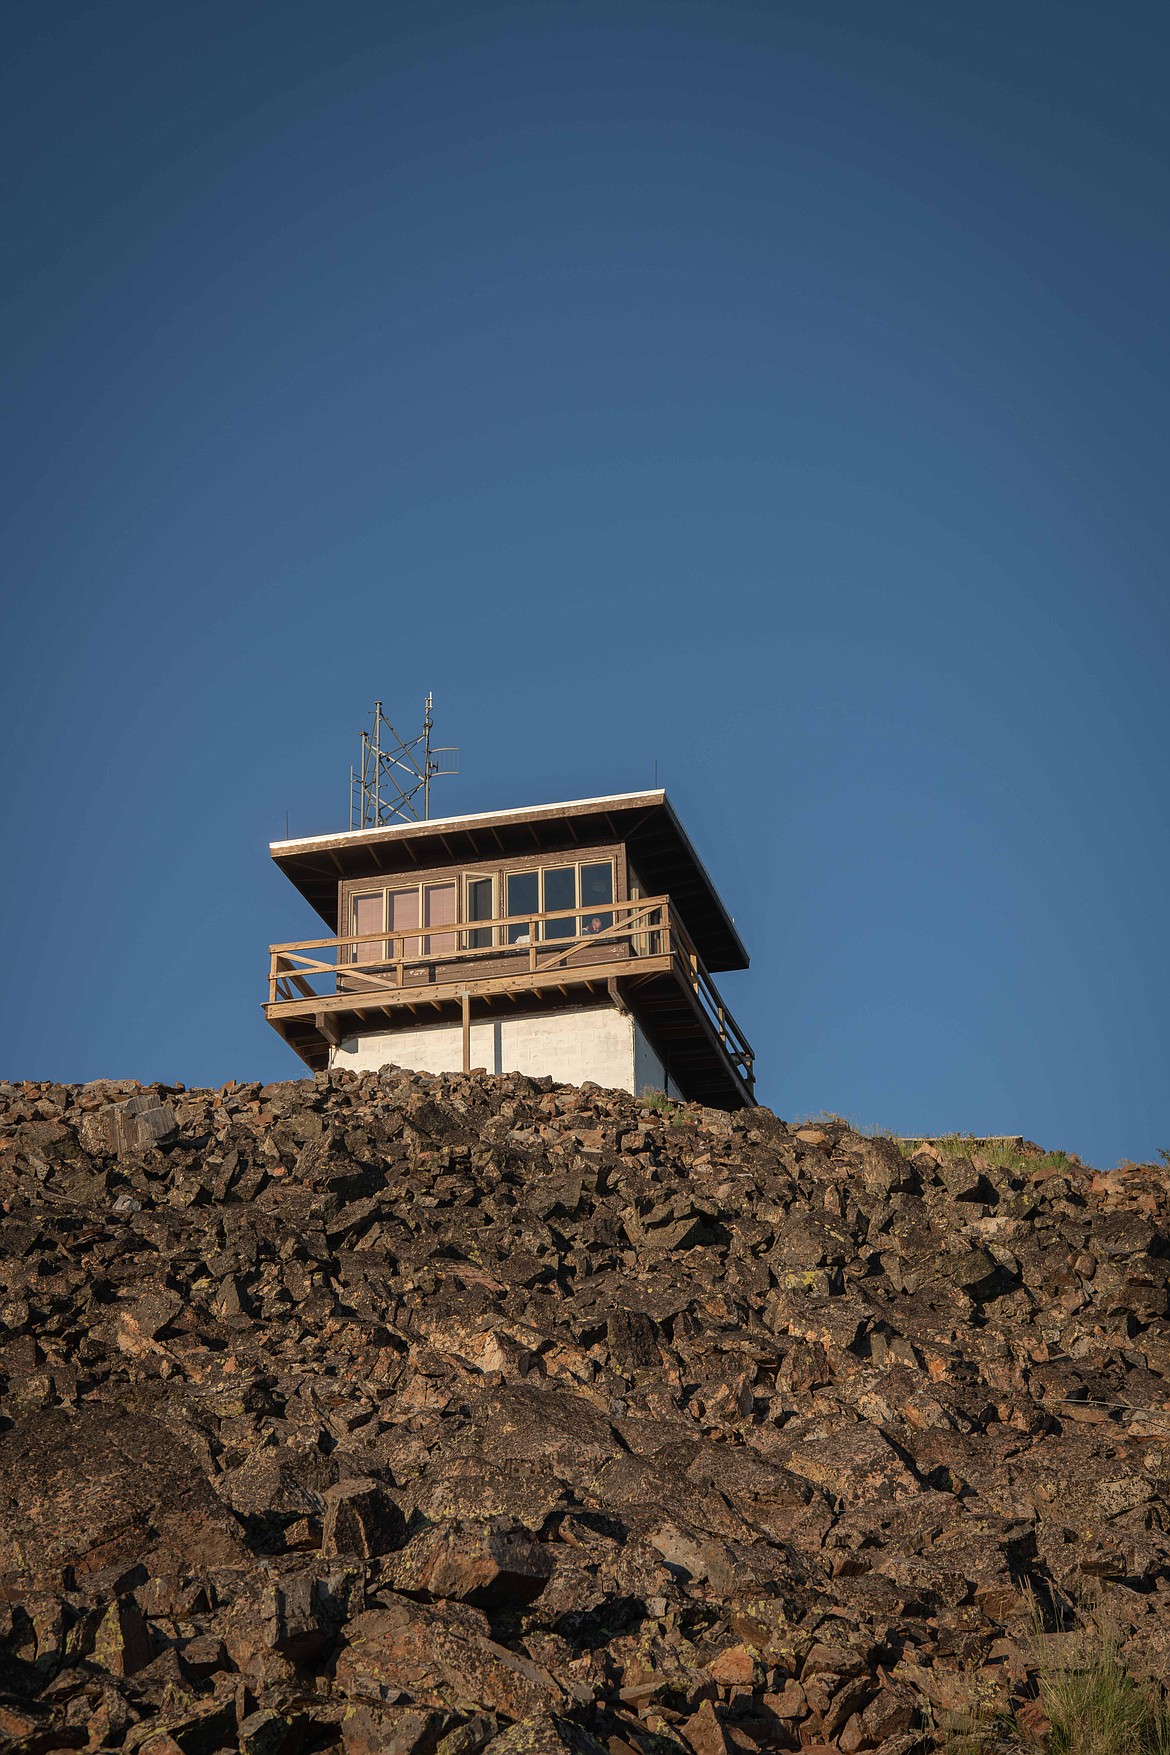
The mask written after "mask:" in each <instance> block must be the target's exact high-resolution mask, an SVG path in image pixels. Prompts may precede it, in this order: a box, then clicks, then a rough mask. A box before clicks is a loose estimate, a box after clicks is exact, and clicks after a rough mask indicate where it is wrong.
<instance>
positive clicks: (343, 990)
mask: <svg viewBox="0 0 1170 1755" xmlns="http://www.w3.org/2000/svg"><path fill="white" fill-rule="evenodd" d="M595 920H596V921H599V922H600V925H599V927H597V928H596V929H593V928H592V922H593V921H595ZM550 929H551V931H550ZM485 938H486V939H487V941H488V942H487V943H486V944H485V943H483V942H482V940H484V939H485ZM476 941H481V942H476ZM607 948H608V949H609V951H610V953H611V957H612V958H613V959H616V958H618V957H621V958H622V959H626V958H629V959H632V960H634V961H636V960H638V959H640V958H646V957H655V958H666V959H669V960H670V962H671V963H672V964H673V966H674V969H675V972H676V974H677V975H678V977H679V979H680V980H681V981H683V982H684V983H685V984H686V985H687V986H688V987H689V988H690V990H691V992H692V993H693V994H694V996H695V999H696V1001H697V1002H698V1005H699V1008H700V1010H701V1011H702V1013H703V1015H704V1016H705V1018H706V1019H707V1022H708V1023H709V1024H710V1026H711V1028H712V1029H713V1031H714V1033H715V1035H716V1036H717V1037H718V1040H719V1042H720V1044H721V1046H722V1048H723V1051H724V1053H725V1054H726V1055H727V1057H728V1059H729V1060H730V1061H731V1062H732V1064H733V1065H734V1066H735V1067H736V1069H737V1070H738V1072H739V1074H740V1076H741V1077H742V1078H743V1079H744V1080H745V1081H746V1083H747V1084H748V1085H749V1086H750V1084H751V1083H752V1076H753V1075H752V1059H753V1056H752V1051H751V1048H750V1047H749V1045H748V1041H747V1038H746V1037H745V1036H744V1034H743V1032H742V1031H741V1030H740V1028H739V1026H738V1025H737V1024H736V1022H735V1020H734V1018H733V1017H732V1016H731V1014H730V1012H729V1011H728V1010H727V1008H726V1006H725V1005H724V1004H723V1001H722V999H721V998H720V997H719V993H718V990H717V989H716V987H715V985H714V983H713V982H712V980H711V977H710V976H709V975H708V973H707V971H706V969H705V968H704V966H703V963H702V960H701V958H700V957H699V954H698V952H697V951H696V949H695V947H694V944H693V942H692V940H691V937H690V934H689V933H688V932H687V930H686V928H685V927H684V926H683V924H682V922H681V921H680V920H679V918H678V915H677V914H676V913H675V912H674V911H673V909H672V908H671V905H670V899H669V897H667V896H646V897H642V898H640V899H639V900H638V901H636V902H605V903H603V904H599V905H598V906H597V907H595V908H584V909H582V908H580V907H577V908H555V909H550V910H547V911H545V912H544V913H539V914H506V915H501V916H499V917H498V918H495V919H491V920H475V921H459V922H457V923H454V924H444V925H441V926H439V925H435V926H430V927H426V926H412V927H409V928H404V929H402V930H398V931H393V930H391V929H389V928H385V929H383V930H381V931H379V932H363V933H350V934H348V935H346V936H345V937H338V938H314V939H301V940H298V941H297V942H296V943H293V944H282V945H270V946H269V968H268V1000H269V1004H270V1005H277V1004H282V1003H289V1002H292V1003H297V1002H299V1003H300V1004H302V1005H303V1004H304V1003H305V1002H306V1001H311V1000H320V999H325V998H330V999H332V998H334V997H336V996H337V995H344V994H349V995H352V997H353V998H354V1000H355V1001H359V1000H360V999H361V998H362V997H363V996H367V995H368V997H369V998H370V999H371V1000H375V998H376V995H377V994H379V993H382V994H385V993H387V991H388V990H389V991H391V992H394V993H398V992H399V991H406V990H408V989H410V988H412V987H415V986H418V985H421V984H422V983H423V982H425V983H433V984H434V986H443V987H446V986H448V985H451V986H452V987H454V988H455V989H458V987H459V986H460V985H462V984H466V983H467V982H468V981H475V980H477V979H487V980H489V981H490V980H491V979H492V978H493V977H496V976H498V977H500V978H505V979H506V978H511V979H516V978H517V977H518V976H520V977H521V978H522V976H523V975H548V974H555V973H557V972H558V971H560V972H564V973H566V974H568V973H570V971H575V970H578V969H580V968H582V967H588V965H589V964H590V963H593V962H597V963H604V962H607V961H610V960H611V958H607V956H606V955H605V952H606V949H607ZM594 951H596V952H598V953H599V954H598V955H596V956H594V955H590V954H589V953H592V952H594ZM363 953H365V954H364V955H363ZM492 964H495V965H496V967H495V968H492V967H491V966H490V965H492Z"/></svg>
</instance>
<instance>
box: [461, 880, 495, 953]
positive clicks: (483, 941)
mask: <svg viewBox="0 0 1170 1755" xmlns="http://www.w3.org/2000/svg"><path fill="white" fill-rule="evenodd" d="M493 888H494V886H493V884H492V880H491V878H490V877H486V878H468V880H467V918H468V920H490V919H491V918H492V915H493V913H494V909H493V907H492V900H493V898H492V890H493ZM491 943H492V930H491V927H490V926H481V927H479V928H478V929H477V930H476V931H475V932H469V933H468V935H467V948H468V950H469V951H486V950H490V949H491Z"/></svg>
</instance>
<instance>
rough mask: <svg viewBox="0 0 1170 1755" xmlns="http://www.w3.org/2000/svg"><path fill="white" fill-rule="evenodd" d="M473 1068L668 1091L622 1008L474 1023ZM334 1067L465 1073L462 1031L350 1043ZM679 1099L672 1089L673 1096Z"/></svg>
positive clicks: (382, 1034)
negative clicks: (403, 1068)
mask: <svg viewBox="0 0 1170 1755" xmlns="http://www.w3.org/2000/svg"><path fill="white" fill-rule="evenodd" d="M471 1064H472V1066H482V1067H486V1068H487V1070H488V1072H491V1073H504V1072H522V1073H527V1074H528V1076H529V1077H530V1078H546V1077H547V1078H553V1079H556V1081H557V1083H558V1084H562V1085H580V1084H584V1082H585V1080H586V1079H592V1081H593V1083H594V1084H595V1085H603V1086H605V1087H606V1088H607V1089H612V1090H620V1091H632V1092H638V1093H640V1092H642V1091H645V1090H650V1089H654V1090H659V1091H661V1090H665V1089H666V1088H667V1087H666V1079H665V1076H664V1074H663V1068H662V1062H661V1061H660V1060H659V1058H658V1056H657V1055H656V1054H655V1053H654V1051H653V1049H652V1048H651V1047H650V1045H649V1043H648V1042H647V1040H646V1038H645V1036H644V1035H643V1034H642V1031H641V1030H640V1029H639V1028H638V1026H637V1024H636V1023H635V1022H634V1020H633V1018H631V1017H629V1016H627V1015H625V1014H624V1013H622V1012H619V1011H618V1010H617V1008H616V1006H611V1005H595V1006H574V1007H569V1008H566V1009H565V1010H563V1011H554V1012H535V1013H532V1014H529V1015H521V1016H519V1017H508V1018H497V1019H491V1020H489V1019H484V1020H479V1019H473V1020H472V1025H471ZM330 1065H331V1066H336V1067H343V1066H344V1067H351V1068H353V1070H354V1071H355V1072H369V1071H373V1070H376V1069H377V1068H378V1067H380V1066H405V1067H409V1068H410V1069H411V1070H412V1071H413V1072H432V1073H437V1072H460V1071H461V1070H462V1067H463V1027H462V1025H461V1024H458V1023H453V1024H414V1025H411V1026H410V1027H408V1028H407V1029H403V1030H377V1031H373V1032H371V1033H370V1034H369V1035H366V1036H350V1037H347V1038H346V1039H345V1041H343V1042H342V1043H341V1045H340V1047H338V1048H335V1049H334V1050H333V1053H332V1057H331V1059H330ZM677 1094H678V1093H677V1092H676V1091H675V1090H674V1089H673V1087H671V1089H670V1095H671V1096H676V1095H677Z"/></svg>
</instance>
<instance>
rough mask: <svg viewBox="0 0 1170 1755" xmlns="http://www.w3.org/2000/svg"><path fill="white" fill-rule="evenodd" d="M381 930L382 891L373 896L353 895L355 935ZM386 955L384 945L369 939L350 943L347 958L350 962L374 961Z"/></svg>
mask: <svg viewBox="0 0 1170 1755" xmlns="http://www.w3.org/2000/svg"><path fill="white" fill-rule="evenodd" d="M381 930H382V892H381V890H379V891H378V893H377V895H375V896H355V897H354V899H353V931H354V935H355V937H356V936H357V934H359V933H363V932H380V931H381ZM385 955H386V946H385V945H384V944H378V943H377V941H376V940H369V941H367V942H366V943H365V944H364V945H351V946H350V948H349V960H350V962H351V963H376V962H377V961H378V960H379V958H381V957H384V956H385Z"/></svg>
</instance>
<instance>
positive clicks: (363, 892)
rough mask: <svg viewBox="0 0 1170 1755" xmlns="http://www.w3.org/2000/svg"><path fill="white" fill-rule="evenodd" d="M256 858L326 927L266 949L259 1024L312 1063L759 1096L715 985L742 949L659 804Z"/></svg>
mask: <svg viewBox="0 0 1170 1755" xmlns="http://www.w3.org/2000/svg"><path fill="white" fill-rule="evenodd" d="M270 851H271V854H272V857H273V859H274V860H275V861H276V864H277V865H278V866H279V867H280V869H281V870H282V871H283V872H284V873H285V875H286V877H288V878H289V880H290V881H291V882H292V883H293V884H295V885H296V887H297V889H298V890H299V891H300V892H301V894H302V896H304V897H305V899H306V901H308V902H309V903H311V905H312V906H313V907H314V908H315V909H316V911H317V913H318V914H319V915H320V916H321V918H322V920H323V921H324V922H325V924H326V926H327V927H328V928H329V932H330V934H331V935H332V936H330V937H328V938H317V939H311V940H306V941H303V942H300V943H297V944H282V945H273V946H272V947H271V953H270V965H269V992H268V1003H267V1005H266V1006H265V1012H266V1014H267V1017H268V1021H269V1023H270V1024H272V1026H273V1027H274V1028H275V1029H276V1030H278V1031H279V1032H280V1034H281V1035H282V1036H283V1037H284V1039H285V1041H286V1042H288V1043H289V1045H290V1047H292V1048H294V1049H295V1050H296V1052H297V1053H298V1054H299V1055H300V1057H301V1059H302V1060H303V1061H305V1062H306V1064H307V1065H308V1066H310V1067H313V1068H315V1069H316V1068H322V1067H329V1066H333V1067H353V1068H355V1069H363V1068H373V1067H380V1066H383V1065H386V1064H388V1063H392V1064H394V1065H398V1066H405V1067H410V1068H412V1069H413V1070H416V1071H420V1072H457V1071H458V1070H459V1069H460V1068H463V1069H464V1070H469V1069H471V1068H473V1067H484V1068H486V1070H487V1071H488V1072H523V1073H528V1074H530V1075H532V1076H541V1075H545V1074H548V1075H551V1076H552V1077H553V1078H555V1079H556V1080H558V1082H561V1083H565V1084H581V1083H583V1082H584V1081H585V1080H587V1079H591V1080H593V1081H594V1083H596V1084H599V1085H604V1086H616V1087H618V1088H622V1089H625V1090H627V1091H632V1092H635V1093H641V1092H644V1091H647V1090H652V1089H656V1090H661V1091H665V1092H666V1093H667V1094H668V1095H670V1096H673V1097H680V1098H685V1099H694V1100H697V1101H700V1102H703V1103H707V1104H710V1105H712V1106H715V1107H719V1108H725V1109H736V1108H739V1107H741V1106H743V1105H745V1104H750V1103H752V1102H753V1101H754V1098H753V1095H752V1084H753V1073H752V1051H751V1049H750V1047H749V1046H748V1043H747V1041H746V1039H745V1037H744V1036H743V1034H742V1032H741V1031H740V1030H739V1029H738V1028H737V1026H736V1024H735V1021H734V1019H733V1018H732V1016H731V1014H730V1012H729V1011H728V1010H727V1008H726V1006H725V1005H724V1003H723V1000H722V999H721V998H720V996H719V993H718V992H717V990H716V988H715V986H714V984H713V982H712V980H711V974H710V971H711V970H715V971H723V970H730V969H746V968H747V964H748V957H747V952H746V951H745V950H744V947H743V944H742V943H741V941H740V938H739V934H738V933H737V932H736V930H735V926H734V924H733V922H732V920H731V917H730V916H729V914H728V913H727V910H726V909H725V908H724V906H723V903H722V902H721V900H720V899H719V896H718V894H717V893H716V891H715V888H714V885H713V884H712V882H711V879H710V878H709V877H708V875H707V873H706V871H705V870H704V868H703V865H702V862H701V861H700V859H699V857H698V855H697V854H696V852H695V850H694V848H693V847H692V845H691V843H690V840H689V839H688V837H687V835H686V832H685V831H684V829H683V827H682V824H681V823H680V822H679V820H678V817H677V816H676V815H675V813H674V810H673V809H672V808H671V805H670V802H669V800H668V799H667V796H666V794H665V792H660V791H654V792H634V793H622V794H619V795H618V796H615V797H612V798H586V799H578V800H576V801H574V802H573V803H569V804H548V805H538V806H534V807H531V808H528V809H523V810H506V811H489V812H484V813H480V814H478V815H475V816H463V817H439V818H429V819H426V820H421V821H406V822H397V823H392V824H389V825H386V826H382V827H378V828H371V827H368V826H367V827H364V828H359V829H351V830H349V831H348V832H345V833H340V834H334V835H321V836H314V837H312V838H310V839H306V840H294V841H276V842H273V844H272V846H271V848H270Z"/></svg>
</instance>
